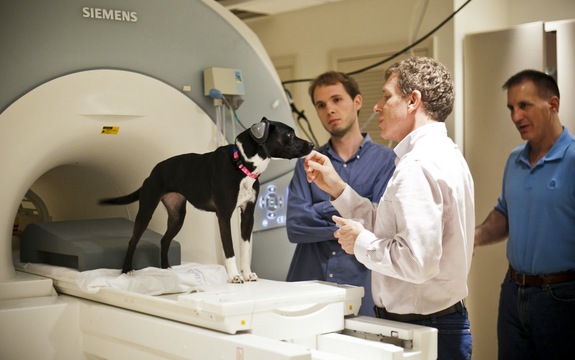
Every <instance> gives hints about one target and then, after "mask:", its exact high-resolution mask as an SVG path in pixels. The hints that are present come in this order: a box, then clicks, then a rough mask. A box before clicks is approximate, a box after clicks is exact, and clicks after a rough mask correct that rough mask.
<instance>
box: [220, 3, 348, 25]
mask: <svg viewBox="0 0 575 360" xmlns="http://www.w3.org/2000/svg"><path fill="white" fill-rule="evenodd" d="M216 1H217V2H218V3H220V4H221V5H222V6H224V7H225V8H226V9H228V10H230V11H231V12H232V13H233V14H235V15H236V16H237V17H239V18H240V19H242V20H248V19H254V18H258V17H263V16H268V15H275V14H280V13H284V12H288V11H294V10H300V9H304V8H308V7H311V6H317V5H324V4H329V3H334V2H338V1H342V0H216Z"/></svg>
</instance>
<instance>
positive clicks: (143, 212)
mask: <svg viewBox="0 0 575 360" xmlns="http://www.w3.org/2000/svg"><path fill="white" fill-rule="evenodd" d="M156 205H157V203H156ZM155 208H156V206H153V207H151V208H150V207H149V206H142V202H140V209H139V210H138V214H137V215H136V220H135V221H134V229H133V230H132V237H131V238H130V242H129V243H128V250H127V251H126V256H125V257H124V265H123V267H122V273H123V274H128V273H131V272H132V271H133V270H134V267H133V265H132V260H133V259H134V253H135V252H136V246H137V245H138V241H140V238H141V237H142V234H143V233H144V231H146V229H147V227H148V224H149V222H150V219H151V218H152V214H153V213H154V209H155Z"/></svg>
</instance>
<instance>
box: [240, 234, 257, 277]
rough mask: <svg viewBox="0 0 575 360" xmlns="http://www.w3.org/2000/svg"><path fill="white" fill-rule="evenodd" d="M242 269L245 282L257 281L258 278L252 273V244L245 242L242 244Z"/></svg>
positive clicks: (249, 241)
mask: <svg viewBox="0 0 575 360" xmlns="http://www.w3.org/2000/svg"><path fill="white" fill-rule="evenodd" d="M240 256H241V257H240V269H241V273H242V276H243V278H244V280H245V281H257V280H258V276H257V275H256V273H255V272H253V271H252V268H251V264H252V242H251V240H250V239H248V240H244V239H242V242H241V244H240Z"/></svg>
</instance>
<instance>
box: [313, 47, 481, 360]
mask: <svg viewBox="0 0 575 360" xmlns="http://www.w3.org/2000/svg"><path fill="white" fill-rule="evenodd" d="M385 79H386V82H385V84H384V86H383V98H382V99H381V100H380V101H379V102H378V103H377V104H376V105H375V107H374V111H375V112H377V113H378V114H379V128H380V129H381V136H382V137H383V138H385V139H389V140H393V141H396V142H398V145H397V146H396V147H395V149H394V152H395V154H396V155H397V159H396V169H395V171H394V173H393V175H392V178H391V179H390V181H389V183H388V186H387V189H386V190H385V192H384V194H383V197H382V198H381V200H380V202H379V204H378V206H377V207H375V206H374V205H373V204H372V203H371V202H370V201H369V200H368V199H365V198H362V197H361V196H359V195H358V194H357V193H356V192H355V191H354V190H353V189H352V188H351V187H349V186H348V185H347V184H346V183H345V182H344V181H343V180H342V179H341V178H340V177H339V176H338V174H337V173H336V172H335V171H334V170H333V166H332V165H331V163H330V161H329V159H328V158H327V157H325V156H323V155H321V154H319V153H317V152H312V153H311V154H310V155H308V156H307V157H306V161H305V168H306V171H307V175H308V176H307V177H308V181H309V182H314V183H315V184H316V185H317V186H318V187H319V188H320V189H322V190H323V191H325V192H327V193H328V194H329V195H330V196H331V201H332V204H333V205H334V207H335V208H336V209H337V210H338V211H339V213H340V214H341V215H342V216H343V218H339V217H336V216H334V220H335V222H336V224H338V225H339V226H340V229H339V230H337V231H336V232H335V234H334V235H335V237H336V238H337V239H338V241H339V243H340V244H341V246H342V248H343V249H344V250H345V251H346V252H347V253H349V254H355V257H356V258H357V259H358V260H359V261H360V262H361V263H363V264H364V265H365V266H366V267H367V268H369V269H371V270H372V291H373V298H374V303H375V305H376V307H375V311H376V315H377V316H378V317H380V318H385V319H390V320H395V321H404V322H409V323H414V324H420V325H425V326H431V327H435V328H437V329H438V358H439V359H471V348H472V339H471V332H470V327H469V320H468V315H467V310H466V308H465V306H464V305H463V299H464V298H465V297H466V296H467V293H468V289H467V275H468V273H469V269H470V266H471V258H472V254H473V238H474V227H475V213H474V187H473V179H472V177H471V173H470V171H469V168H468V166H467V163H466V161H465V159H464V158H463V155H462V154H461V151H460V150H459V149H458V147H457V145H455V144H454V143H453V141H452V140H451V139H450V138H449V137H448V136H447V128H446V126H445V119H446V117H447V116H448V115H449V114H450V113H451V111H452V109H453V99H454V94H453V82H452V78H451V75H450V73H449V72H448V71H447V69H446V68H445V66H443V65H442V64H440V63H438V62H437V61H435V60H433V59H431V58H426V57H411V58H408V59H405V60H403V61H400V62H398V63H395V64H394V65H392V66H391V67H390V68H389V69H388V70H387V71H386V73H385ZM375 165H376V164H374V166H375ZM344 218H345V219H344ZM350 219H357V220H360V221H355V220H350Z"/></svg>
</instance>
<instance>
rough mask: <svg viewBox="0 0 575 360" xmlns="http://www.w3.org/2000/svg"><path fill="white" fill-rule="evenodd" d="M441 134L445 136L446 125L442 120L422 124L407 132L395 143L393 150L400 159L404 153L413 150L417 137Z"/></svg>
mask: <svg viewBox="0 0 575 360" xmlns="http://www.w3.org/2000/svg"><path fill="white" fill-rule="evenodd" d="M429 135H431V136H433V135H441V136H447V127H446V126H445V123H444V122H439V121H434V122H432V123H430V124H426V125H423V126H421V127H419V128H417V129H415V130H413V131H412V132H410V133H409V134H407V136H406V137H405V138H404V139H403V140H401V141H400V142H399V144H397V146H396V147H395V148H393V151H394V152H395V155H397V158H398V159H401V158H402V157H403V156H404V155H405V154H407V153H408V152H410V151H411V150H413V147H414V146H415V144H416V143H417V141H418V140H419V139H421V138H422V137H424V136H429Z"/></svg>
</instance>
